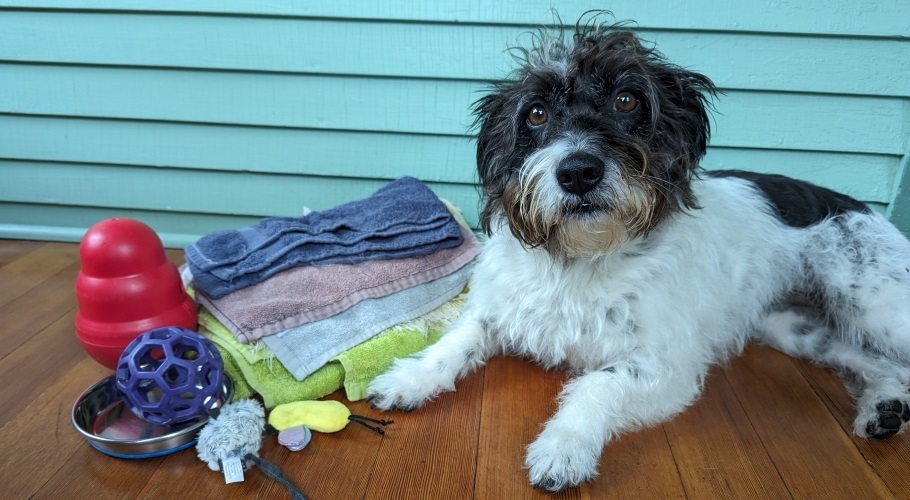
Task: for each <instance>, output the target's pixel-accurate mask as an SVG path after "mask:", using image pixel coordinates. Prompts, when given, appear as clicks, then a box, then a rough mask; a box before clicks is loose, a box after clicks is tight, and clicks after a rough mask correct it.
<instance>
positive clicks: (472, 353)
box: [367, 313, 491, 410]
mask: <svg viewBox="0 0 910 500" xmlns="http://www.w3.org/2000/svg"><path fill="white" fill-rule="evenodd" d="M490 354H491V352H490V349H489V347H488V342H487V341H486V332H485V329H484V326H483V322H482V321H480V320H479V319H478V318H476V317H474V316H472V315H470V314H469V313H466V314H465V315H464V316H462V317H461V318H460V319H459V320H458V322H457V323H456V324H455V325H454V326H453V327H452V329H451V330H449V331H448V332H447V333H446V334H445V335H443V336H442V338H441V339H440V340H439V341H438V342H437V343H435V344H433V345H432V346H430V347H428V348H426V349H425V350H424V351H422V352H420V353H418V354H416V355H414V356H412V357H410V358H405V359H399V360H397V361H395V363H394V364H393V365H392V367H391V368H389V370H388V371H386V372H385V373H383V374H382V375H380V376H379V377H377V378H376V379H375V380H373V382H372V383H370V386H369V388H368V389H367V394H368V398H369V399H370V401H371V402H372V404H373V405H374V406H376V407H377V408H379V409H382V410H390V409H392V408H398V409H402V410H413V409H414V408H417V407H418V406H420V405H422V404H423V403H425V402H426V401H428V400H430V399H432V398H433V397H434V396H436V395H438V394H439V393H441V392H445V391H453V390H455V381H456V380H457V379H459V378H461V377H463V376H465V375H467V374H468V373H470V372H471V371H473V370H474V369H475V368H476V367H478V366H479V365H481V364H482V363H483V362H484V361H485V360H486V359H487V358H488V357H489V356H490Z"/></svg>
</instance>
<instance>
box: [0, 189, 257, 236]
mask: <svg viewBox="0 0 910 500" xmlns="http://www.w3.org/2000/svg"><path fill="white" fill-rule="evenodd" d="M137 196H138V194H137ZM110 217H131V218H133V219H137V220H141V221H143V222H145V223H146V224H148V225H149V226H151V227H152V228H153V229H155V232H157V233H158V236H159V237H161V239H162V241H164V244H165V246H168V247H170V248H183V247H184V246H186V245H189V244H191V243H193V242H195V241H196V240H198V239H199V238H200V237H201V236H202V235H204V234H208V233H210V232H213V231H218V230H221V229H233V228H240V227H243V226H249V225H251V224H255V223H256V222H257V221H259V219H260V217H253V216H234V215H229V214H197V213H193V214H187V213H182V212H171V211H165V212H152V211H148V210H136V209H132V208H126V207H111V208H99V207H78V206H74V205H67V204H65V203H64V204H62V205H61V204H59V203H54V204H49V205H40V204H28V205H23V204H19V203H4V202H0V237H6V238H33V239H43V240H49V241H66V242H79V241H81V240H82V236H83V235H84V234H85V231H86V229H88V228H89V227H91V226H92V225H94V224H95V223H96V222H99V221H102V220H104V219H107V218H110Z"/></svg>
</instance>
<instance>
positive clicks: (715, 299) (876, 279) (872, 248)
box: [369, 178, 910, 490]
mask: <svg viewBox="0 0 910 500" xmlns="http://www.w3.org/2000/svg"><path fill="white" fill-rule="evenodd" d="M693 188H694V190H695V194H696V195H697V199H698V203H699V205H700V206H701V207H702V208H701V209H697V210H692V211H687V212H683V213H678V214H675V215H673V216H672V219H671V220H669V221H665V223H663V224H661V225H660V226H658V227H657V228H656V229H655V230H654V231H653V232H652V233H651V234H649V235H648V237H647V238H645V239H632V240H630V241H625V242H622V243H621V244H620V245H619V246H618V247H616V248H614V249H612V250H610V251H608V252H604V253H601V254H595V255H591V256H589V257H587V258H574V259H567V260H565V261H560V260H557V259H553V258H551V257H550V255H548V254H547V253H546V252H545V251H544V250H542V249H526V248H523V247H522V245H521V244H520V243H519V242H518V241H517V240H516V239H515V238H514V237H513V236H512V235H511V233H510V232H509V231H508V229H507V228H506V229H505V230H500V231H498V232H495V233H494V234H493V235H492V236H491V237H490V239H489V241H488V242H487V243H486V244H485V247H484V250H483V252H482V254H481V256H480V258H479V263H478V265H477V267H476V270H475V273H474V278H473V281H472V284H471V292H470V294H469V297H468V303H467V306H466V312H465V314H464V316H463V317H462V318H461V320H460V321H459V322H458V323H457V324H456V325H455V326H454V328H453V329H452V330H451V331H450V332H449V333H448V334H447V335H446V336H444V337H443V339H442V340H440V341H439V343H437V344H435V345H434V346H431V347H430V348H429V349H427V350H426V351H424V352H423V353H421V354H419V355H418V356H416V357H413V358H410V359H405V360H400V361H398V362H397V363H396V364H395V365H394V366H393V367H392V369H391V370H389V371H388V372H387V373H385V374H384V375H381V376H380V377H378V378H377V379H376V380H375V381H374V382H373V383H372V384H371V385H370V388H369V394H370V395H371V396H372V401H373V403H374V404H375V405H376V406H377V407H379V408H382V409H391V408H394V407H404V408H414V407H416V406H419V405H420V404H422V403H424V402H426V401H427V400H429V399H431V398H432V397H434V396H436V395H437V394H439V393H440V392H443V391H449V390H453V389H454V387H455V381H456V379H458V378H459V377H462V376H464V375H465V374H467V373H469V372H470V371H471V370H473V369H474V368H475V367H477V366H478V365H480V364H482V363H483V362H484V360H485V359H487V358H488V357H489V356H491V355H495V354H503V353H508V354H517V355H522V356H527V357H530V358H533V359H534V360H536V361H537V362H538V363H540V364H542V365H544V366H547V367H555V366H565V367H567V368H569V369H570V370H572V371H573V372H574V373H575V374H576V376H575V378H574V379H573V380H571V381H570V382H569V383H568V384H566V386H565V388H564V389H563V391H562V394H561V396H560V404H559V409H558V411H557V412H556V414H555V415H554V416H553V417H552V418H551V419H550V420H549V421H548V422H547V423H546V425H545V427H544V429H543V431H542V432H541V434H540V436H539V437H538V438H537V439H536V440H535V441H534V442H533V443H532V444H531V445H530V446H529V447H528V455H527V458H526V462H525V463H526V466H527V468H528V470H529V476H530V480H531V482H532V483H533V484H534V485H537V486H543V487H545V488H547V489H551V490H559V489H563V488H565V487H567V486H571V485H576V484H579V483H580V482H582V481H586V480H588V479H590V478H591V477H593V476H594V475H595V474H596V469H597V464H598V463H599V459H600V454H601V451H602V449H603V447H604V445H605V444H606V443H608V442H609V441H610V440H611V439H612V438H613V437H615V436H617V435H619V434H620V433H623V432H627V431H630V430H634V429H637V428H640V427H643V426H649V425H654V424H657V423H659V422H661V421H664V420H666V419H669V418H671V417H672V416H674V415H676V414H678V413H679V412H680V411H682V410H683V409H684V408H686V406H687V405H689V404H691V403H692V402H693V401H694V400H695V398H696V397H697V396H698V394H699V392H700V390H701V387H702V384H703V381H704V378H705V375H706V374H707V372H708V369H709V368H710V366H711V365H712V364H713V363H716V362H718V361H721V360H724V359H725V358H726V357H728V356H729V355H731V354H735V353H738V352H740V351H741V350H742V348H743V346H744V345H745V344H746V343H747V342H748V341H749V340H751V339H757V340H759V341H763V342H766V343H769V344H771V345H773V346H776V347H778V348H780V349H782V350H784V351H786V352H789V353H791V354H794V355H799V356H806V357H810V358H813V359H816V360H818V361H820V362H823V363H827V364H829V365H832V366H835V367H836V368H839V369H842V370H844V371H845V372H848V373H851V374H854V375H856V377H855V384H856V386H855V387H854V389H855V390H856V391H857V396H858V417H857V421H856V431H857V434H859V435H862V436H866V429H867V426H868V425H870V422H873V421H875V419H876V418H878V417H879V416H880V415H881V413H882V411H881V410H880V409H876V405H879V404H880V403H881V402H882V401H887V400H892V399H898V400H899V401H901V402H903V401H906V400H907V399H908V396H907V389H906V384H907V383H908V382H910V370H908V363H907V361H908V360H910V270H908V269H907V266H910V243H908V242H907V240H906V239H905V238H904V237H903V236H902V235H901V234H900V233H899V232H898V231H897V230H896V229H895V228H894V227H893V226H892V225H891V224H889V223H888V222H887V221H885V220H884V219H883V218H882V217H881V216H879V215H875V214H872V215H870V214H859V213H857V214H852V215H847V216H845V217H843V218H841V222H840V223H835V222H834V221H831V220H829V221H827V222H822V223H820V224H817V225H814V226H810V227H808V228H802V229H798V228H791V227H788V226H786V225H784V224H783V223H782V222H781V221H780V220H779V219H778V218H777V217H776V216H775V215H774V214H772V213H771V212H770V210H769V208H768V204H767V200H765V199H764V198H763V196H762V195H761V192H760V191H759V190H757V189H755V188H754V186H752V185H751V184H750V183H749V182H747V181H744V180H741V179H737V178H706V179H697V180H695V181H693ZM554 189H555V188H554ZM864 253H865V254H864ZM807 262H808V265H809V266H811V267H812V268H813V269H814V271H815V272H816V274H818V275H820V276H823V281H824V283H825V286H826V292H827V293H828V294H843V297H845V300H846V301H847V302H845V303H846V304H847V305H849V306H850V307H851V308H852V309H851V311H852V312H851V313H850V314H851V316H850V317H851V318H852V321H848V322H846V323H845V322H843V321H841V322H840V323H839V324H840V325H842V326H841V327H840V328H839V329H838V331H832V330H831V329H830V328H829V327H828V326H827V325H828V322H826V319H825V318H815V317H811V315H807V314H802V313H801V312H800V310H799V309H798V308H795V309H787V310H775V309H774V304H775V302H776V301H779V300H780V299H781V297H782V296H784V295H785V294H786V293H787V291H788V290H790V289H793V288H796V287H799V285H800V284H801V283H802V282H803V281H804V280H805V275H806V272H807V271H806V269H807ZM831 296H839V295H831ZM803 323H805V325H803ZM844 325H846V326H844ZM797 330H798V331H799V333H797ZM864 345H865V346H866V347H864ZM869 346H872V347H874V350H870V349H869Z"/></svg>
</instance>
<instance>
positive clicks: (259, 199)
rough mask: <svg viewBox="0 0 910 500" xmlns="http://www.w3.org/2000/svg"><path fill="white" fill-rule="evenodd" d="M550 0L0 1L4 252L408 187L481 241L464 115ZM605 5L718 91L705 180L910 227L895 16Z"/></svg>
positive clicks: (908, 86)
mask: <svg viewBox="0 0 910 500" xmlns="http://www.w3.org/2000/svg"><path fill="white" fill-rule="evenodd" d="M551 3H552V2H551V1H544V0H535V1H530V2H509V3H508V5H505V4H504V3H500V2H488V3H478V2H459V1H456V2H360V1H354V0H350V1H333V2H327V1H324V2H319V1H315V2H304V1H290V0H274V1H271V0H268V1H263V0H256V1H254V0H248V1H239V0H227V1H218V0H208V1H196V2H181V1H177V0H168V1H154V2H153V1H149V0H142V1H138V0H137V1H129V0H117V1H115V0H96V1H89V0H83V1H72V0H70V1H67V0H48V1H30V2H23V1H10V0H0V237H30V238H47V239H59V240H72V241H75V240H78V239H79V238H80V237H81V235H82V233H83V232H84V231H85V229H86V228H87V227H89V226H90V225H91V224H93V223H94V222H96V221H98V220H100V219H103V218H105V217H110V216H114V215H121V216H131V217H136V218H140V219H142V220H144V221H146V222H148V223H149V224H151V225H152V226H153V227H154V228H155V229H156V230H158V232H159V233H161V234H162V237H163V239H164V240H165V241H166V243H167V244H168V245H170V246H180V245H184V244H187V243H189V242H191V241H193V240H194V239H195V238H198V237H199V236H200V235H202V234H205V233H206V232H210V231H214V230H218V229H224V228H227V227H237V226H241V225H246V224H249V223H251V222H254V221H255V220H257V219H258V218H260V217H265V216H270V215H297V214H300V213H301V211H302V210H303V207H307V208H309V209H312V210H323V209H326V208H330V207H332V206H335V205H337V204H340V203H343V202H346V201H350V200H352V199H356V198H360V197H363V196H366V195H368V194H369V193H370V192H372V191H374V190H375V189H377V188H378V187H380V186H381V185H383V184H384V183H385V182H387V181H388V180H390V179H394V178H396V177H400V176H402V175H412V176H415V177H418V178H420V179H422V180H424V181H425V182H427V183H428V185H429V186H430V187H431V188H432V189H433V190H434V191H436V192H437V194H439V195H440V196H443V197H445V198H447V199H449V200H451V201H452V202H454V203H455V204H457V205H458V206H459V207H461V208H462V209H463V210H464V212H465V214H466V216H467V218H468V220H469V221H470V222H472V223H476V222H477V189H476V187H475V185H474V182H475V173H474V141H473V137H472V133H473V132H472V130H471V123H472V117H471V116H470V106H471V103H472V102H474V101H475V100H476V99H477V98H478V97H479V96H481V95H482V93H483V92H484V90H485V89H486V88H487V85H488V83H489V82H490V81H492V80H495V79H497V78H500V77H502V76H503V75H504V74H505V73H507V72H508V71H509V69H510V68H511V66H512V64H513V61H512V58H511V55H510V54H509V52H508V50H507V49H508V47H509V46H513V45H515V44H516V43H517V44H527V43H528V41H529V40H530V36H531V33H532V32H533V30H534V29H536V28H537V27H539V26H541V25H553V24H554V23H555V22H556V21H555V20H554V17H553V15H552V13H551V11H550V8H551ZM601 5H602V2H589V1H568V2H560V3H559V11H560V14H561V15H562V16H563V19H564V22H565V23H566V24H569V25H571V24H573V23H574V21H575V19H576V18H577V17H578V15H580V14H581V13H582V12H584V11H586V10H588V9H591V8H596V7H598V6H601ZM610 7H611V8H612V10H613V12H614V14H615V16H616V18H618V19H634V20H635V21H636V24H634V25H632V27H633V29H635V30H636V31H637V32H638V33H639V34H640V35H641V36H642V37H644V38H645V39H647V40H649V41H651V42H654V43H656V44H657V46H658V48H659V49H660V50H661V51H662V52H663V53H664V54H666V55H667V57H668V58H670V59H671V60H673V61H674V62H676V63H678V64H681V65H683V66H685V67H689V68H692V69H695V70H697V71H700V72H703V73H705V74H707V75H708V76H710V77H711V78H712V79H713V80H714V81H715V82H716V83H717V84H718V85H719V86H720V87H721V88H722V89H723V94H722V95H721V96H720V97H719V98H718V99H717V101H716V103H715V107H716V112H715V113H714V117H713V123H712V126H713V130H714V135H713V138H712V141H711V145H710V148H709V152H708V155H707V157H706V159H705V161H704V164H705V166H706V167H707V168H744V169H751V170H759V171H764V172H775V173H783V174H787V175H792V176H795V177H800V178H803V179H807V180H809V181H812V182H815V183H818V184H822V185H825V186H829V187H832V188H834V189H838V190H841V191H844V192H846V193H848V194H850V195H852V196H854V197H857V198H859V199H861V200H863V201H866V202H868V203H870V204H872V205H873V206H874V207H875V208H876V209H877V210H880V211H882V212H883V213H886V214H888V215H891V216H892V217H893V219H894V220H895V222H897V223H898V224H900V225H901V227H902V228H904V229H905V230H910V223H908V222H907V219H908V217H907V216H906V214H907V213H908V212H910V208H908V202H907V201H906V200H905V199H904V198H905V197H906V196H908V191H910V190H908V189H907V188H906V185H907V183H908V181H907V180H906V179H907V178H908V176H907V175H906V172H904V170H906V168H907V164H908V162H907V160H906V158H907V156H908V149H910V146H908V143H910V140H908V136H910V4H908V3H907V2H902V1H891V2H879V3H876V4H868V3H857V2H850V1H836V2H825V1H821V0H814V1H804V2H788V3H786V4H781V3H780V2H772V1H770V0H766V1H749V2H735V3H731V4H729V5H727V6H726V7H724V8H717V4H716V3H714V2H707V1H704V2H694V1H686V2H669V3H668V2H663V1H657V0H639V1H636V2H631V1H624V2H619V3H617V2H613V3H612V4H611V5H610Z"/></svg>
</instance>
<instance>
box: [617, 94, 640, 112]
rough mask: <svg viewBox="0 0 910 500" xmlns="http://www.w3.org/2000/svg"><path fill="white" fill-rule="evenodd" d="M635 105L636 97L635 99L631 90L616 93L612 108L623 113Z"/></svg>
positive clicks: (636, 102) (636, 103)
mask: <svg viewBox="0 0 910 500" xmlns="http://www.w3.org/2000/svg"><path fill="white" fill-rule="evenodd" d="M637 106H638V99H636V98H635V95H634V94H633V93H631V92H620V93H618V94H616V99H614V100H613V109H615V110H616V111H621V112H623V113H628V112H629V111H632V110H633V109H635V108H636V107H637Z"/></svg>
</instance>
